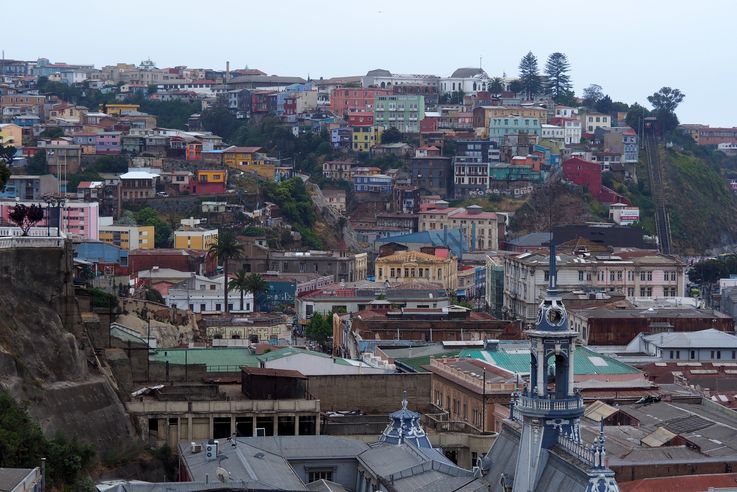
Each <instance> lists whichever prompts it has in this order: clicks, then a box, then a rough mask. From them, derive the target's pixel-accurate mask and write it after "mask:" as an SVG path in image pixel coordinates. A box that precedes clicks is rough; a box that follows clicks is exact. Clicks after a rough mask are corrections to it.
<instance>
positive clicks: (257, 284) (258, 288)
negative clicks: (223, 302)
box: [241, 273, 269, 311]
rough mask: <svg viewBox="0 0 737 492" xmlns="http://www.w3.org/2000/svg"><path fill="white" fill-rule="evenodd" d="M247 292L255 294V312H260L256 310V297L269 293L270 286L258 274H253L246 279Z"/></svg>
mask: <svg viewBox="0 0 737 492" xmlns="http://www.w3.org/2000/svg"><path fill="white" fill-rule="evenodd" d="M246 290H248V291H249V292H250V293H251V294H253V310H254V311H258V310H257V309H256V306H257V304H256V297H257V296H258V295H259V294H261V293H262V292H268V290H269V284H268V283H267V282H266V280H264V278H263V277H262V276H261V275H259V274H258V273H252V274H250V275H249V276H248V277H246ZM241 295H242V294H241Z"/></svg>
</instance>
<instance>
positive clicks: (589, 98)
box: [583, 84, 604, 109]
mask: <svg viewBox="0 0 737 492" xmlns="http://www.w3.org/2000/svg"><path fill="white" fill-rule="evenodd" d="M602 97H604V91H603V90H602V89H601V86H600V85H598V84H590V85H589V86H588V87H587V88H585V89H584V90H583V104H584V106H586V107H587V108H591V109H593V108H594V105H595V104H596V103H597V102H599V100H600V99H601V98H602Z"/></svg>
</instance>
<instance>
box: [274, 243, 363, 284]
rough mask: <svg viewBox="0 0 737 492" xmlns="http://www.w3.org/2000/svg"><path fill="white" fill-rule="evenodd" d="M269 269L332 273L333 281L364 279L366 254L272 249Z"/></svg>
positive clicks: (320, 273) (275, 270) (283, 271)
mask: <svg viewBox="0 0 737 492" xmlns="http://www.w3.org/2000/svg"><path fill="white" fill-rule="evenodd" d="M268 261H269V271H270V272H276V273H285V274H289V273H311V274H317V275H319V276H325V275H332V276H333V278H334V280H335V282H357V281H359V280H366V276H367V274H368V270H367V269H368V255H367V254H366V253H355V254H353V253H347V252H345V251H305V252H299V251H272V252H271V253H270V254H269V260H268Z"/></svg>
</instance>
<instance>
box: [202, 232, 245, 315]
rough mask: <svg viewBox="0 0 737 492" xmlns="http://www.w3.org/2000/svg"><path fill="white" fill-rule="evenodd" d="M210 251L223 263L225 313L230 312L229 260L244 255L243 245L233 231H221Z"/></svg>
mask: <svg viewBox="0 0 737 492" xmlns="http://www.w3.org/2000/svg"><path fill="white" fill-rule="evenodd" d="M208 253H209V254H210V255H212V256H214V257H216V258H217V261H218V263H222V265H223V283H224V284H225V285H224V287H225V288H224V289H223V290H224V300H225V314H228V313H229V312H230V307H229V306H228V288H227V282H228V262H229V260H236V259H238V258H241V257H242V256H243V245H242V244H241V243H239V242H238V240H237V239H236V238H235V234H233V232H232V231H221V232H220V233H219V234H218V242H217V243H215V244H213V245H212V246H210V251H208Z"/></svg>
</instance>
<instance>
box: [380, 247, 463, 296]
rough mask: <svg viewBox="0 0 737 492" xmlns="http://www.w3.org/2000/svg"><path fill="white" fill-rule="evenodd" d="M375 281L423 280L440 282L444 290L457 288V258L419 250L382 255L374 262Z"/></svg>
mask: <svg viewBox="0 0 737 492" xmlns="http://www.w3.org/2000/svg"><path fill="white" fill-rule="evenodd" d="M374 269H375V274H376V281H377V282H379V283H382V282H387V281H388V282H389V283H390V284H391V283H401V282H407V281H410V280H412V281H425V282H432V283H438V284H442V285H443V288H444V289H445V290H455V289H457V288H458V260H457V259H456V258H454V257H452V256H448V257H443V256H435V255H431V254H427V253H422V252H419V251H400V252H398V253H394V254H393V255H388V256H382V257H381V258H378V259H377V260H376V262H375V263H374Z"/></svg>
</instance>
